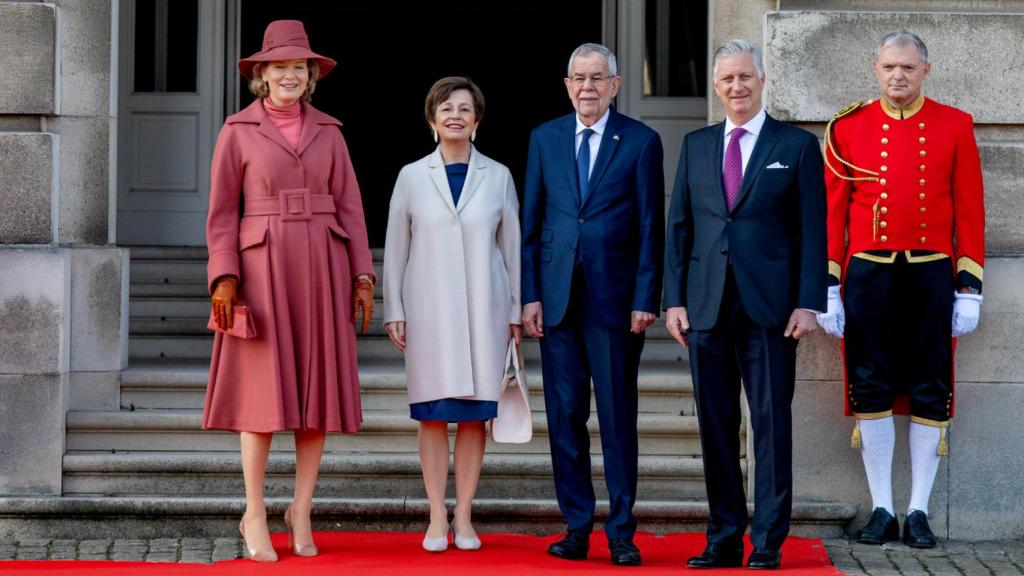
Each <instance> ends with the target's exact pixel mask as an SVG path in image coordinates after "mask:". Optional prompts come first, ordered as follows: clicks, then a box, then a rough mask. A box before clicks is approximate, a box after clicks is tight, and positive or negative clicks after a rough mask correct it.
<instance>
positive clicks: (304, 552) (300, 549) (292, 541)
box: [284, 506, 320, 558]
mask: <svg viewBox="0 0 1024 576" xmlns="http://www.w3.org/2000/svg"><path fill="white" fill-rule="evenodd" d="M284 525H285V526H286V527H287V528H288V548H289V549H290V550H291V551H292V553H293V554H295V555H296V556H303V557H305V558H312V557H313V556H316V555H317V554H319V553H320V550H319V549H318V548H317V547H316V544H309V545H306V544H299V541H298V539H297V538H296V537H295V532H294V531H293V530H292V507H291V506H288V508H285V511H284Z"/></svg>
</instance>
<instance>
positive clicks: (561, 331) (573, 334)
mask: <svg viewBox="0 0 1024 576" xmlns="http://www.w3.org/2000/svg"><path fill="white" fill-rule="evenodd" d="M621 83H622V79H621V78H620V77H619V76H618V75H617V74H616V65H615V55H614V54H612V52H611V51H610V50H608V49H607V48H605V47H604V46H601V45H599V44H583V45H582V46H580V47H579V48H577V49H576V50H575V51H574V52H573V53H572V56H571V57H570V58H569V71H568V77H567V78H566V79H565V87H566V89H567V90H568V92H569V98H570V100H572V104H573V107H574V108H575V109H576V112H575V113H574V114H569V115H566V116H563V117H561V118H557V119H555V120H552V121H550V122H547V123H545V124H542V125H541V126H539V127H538V128H536V129H535V130H534V131H533V134H532V136H531V138H530V155H529V160H528V163H527V168H526V185H525V188H524V192H523V219H522V223H523V252H522V267H523V277H522V282H523V284H522V288H523V302H524V303H525V305H524V306H523V325H524V326H525V327H526V330H527V333H528V334H530V335H531V336H533V337H535V338H541V341H540V346H541V358H542V362H541V363H542V366H543V372H544V403H545V407H546V410H547V416H548V431H549V436H550V440H551V460H552V465H553V467H554V476H555V493H556V495H557V497H558V505H559V507H560V508H561V510H562V514H564V515H565V518H566V522H567V524H568V534H567V535H566V536H565V538H563V539H562V540H561V541H559V542H556V543H555V544H552V545H551V547H550V548H549V549H548V552H549V553H550V554H552V555H554V556H558V557H560V558H566V559H572V560H581V559H584V558H586V556H587V552H588V550H589V537H590V532H591V530H592V529H593V525H594V507H595V502H596V501H595V497H594V486H593V483H592V482H591V469H590V434H589V432H588V431H587V420H588V419H589V418H590V383H591V380H593V385H594V395H595V397H596V400H597V416H598V420H599V422H600V429H601V451H602V453H603V456H604V466H605V480H606V481H607V485H608V495H609V498H610V509H609V512H608V518H607V519H606V520H605V523H604V529H605V533H606V534H607V536H608V543H609V547H610V549H611V556H612V562H613V563H615V564H617V565H627V566H628V565H638V564H640V551H639V550H637V548H636V546H635V545H634V544H633V534H634V532H635V531H636V518H635V517H634V516H633V504H634V503H635V502H636V482H637V384H636V380H637V368H638V367H639V363H640V352H641V350H642V349H643V345H644V330H646V329H647V327H648V326H650V325H651V324H652V323H653V322H654V320H655V318H656V317H657V313H658V310H659V308H658V304H659V300H660V291H661V290H660V288H661V266H662V248H663V226H664V194H665V188H664V186H665V184H664V178H665V176H664V174H663V172H662V148H661V139H660V138H659V137H658V135H657V133H655V132H654V131H653V130H651V129H650V128H648V127H647V126H645V125H643V124H641V123H640V122H637V121H636V120H632V119H630V118H627V117H626V116H623V115H622V114H619V113H617V112H616V111H615V110H612V109H611V108H610V105H611V101H612V98H614V97H615V94H616V92H617V91H618V89H619V86H620V84H621Z"/></svg>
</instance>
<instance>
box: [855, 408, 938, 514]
mask: <svg viewBox="0 0 1024 576" xmlns="http://www.w3.org/2000/svg"><path fill="white" fill-rule="evenodd" d="M857 425H858V426H859V427H860V435H861V448H860V455H861V457H862V458H863V459H864V472H865V474H867V477H868V488H869V489H870V490H871V501H872V508H884V509H885V511H886V512H888V513H889V514H892V515H893V516H895V515H896V513H895V512H894V511H893V506H892V453H893V449H894V448H895V447H896V427H895V425H894V424H893V420H892V416H887V417H885V418H878V419H875V420H858V421H857ZM934 451H935V446H932V452H933V453H934Z"/></svg>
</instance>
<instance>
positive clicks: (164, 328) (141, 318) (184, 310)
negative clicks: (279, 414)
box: [128, 297, 670, 343]
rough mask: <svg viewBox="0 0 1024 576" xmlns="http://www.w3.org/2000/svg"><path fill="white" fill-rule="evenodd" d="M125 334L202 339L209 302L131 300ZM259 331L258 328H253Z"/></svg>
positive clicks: (378, 305) (650, 335)
mask: <svg viewBox="0 0 1024 576" xmlns="http://www.w3.org/2000/svg"><path fill="white" fill-rule="evenodd" d="M383 306H384V303H383V302H382V301H380V300H378V301H376V302H374V305H373V307H374V308H373V309H374V316H373V318H372V319H371V320H370V325H369V326H368V327H367V329H366V334H367V335H368V336H380V337H386V336H387V332H386V331H385V330H384V319H383V316H382V313H383V310H384V307H383ZM129 310H130V311H129V321H128V331H129V334H130V335H132V336H136V335H139V336H143V335H144V336H160V335H167V336H189V335H194V336H205V335H208V334H209V333H210V331H209V330H208V329H207V328H206V325H207V323H208V322H209V320H210V300H209V299H208V298H205V297H204V298H201V299H200V298H166V299H164V298H153V297H146V298H133V299H132V300H131V304H130V305H129ZM256 329H257V331H258V330H259V325H258V324H257V327H256ZM669 338H670V336H669V333H668V330H667V329H666V328H665V323H664V321H657V322H655V323H654V324H653V325H651V327H650V328H648V329H647V342H648V343H649V342H653V341H655V340H665V341H668V340H669Z"/></svg>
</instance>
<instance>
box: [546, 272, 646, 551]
mask: <svg viewBox="0 0 1024 576" xmlns="http://www.w3.org/2000/svg"><path fill="white" fill-rule="evenodd" d="M595 318H597V314H595V313H594V309H593V305H592V303H591V300H590V296H589V294H588V291H587V285H586V281H585V280H584V277H583V274H582V271H581V268H579V267H577V268H576V272H575V274H574V275H573V282H572V293H571V296H570V298H569V309H568V310H567V312H566V315H565V318H564V319H563V320H562V322H561V323H559V324H558V325H557V326H545V327H544V338H542V339H541V341H540V346H541V359H542V360H541V363H542V365H543V371H544V404H545V408H546V410H547V417H548V433H549V437H550V442H551V462H552V466H553V469H554V475H555V494H556V496H557V497H558V506H559V508H560V509H561V510H562V514H563V515H564V516H565V519H566V522H567V523H568V528H569V530H570V531H578V532H588V533H589V532H590V531H591V530H592V529H593V527H594V507H595V504H596V498H595V495H594V485H593V482H592V481H591V468H590V433H589V432H588V431H587V420H589V418H590V382H591V379H593V384H594V396H595V398H596V400H597V417H598V422H599V424H600V429H601V451H602V453H603V457H604V469H605V481H606V483H607V486H608V496H609V500H610V502H609V504H610V510H609V512H608V519H607V520H606V521H605V525H604V527H605V532H606V534H607V536H608V538H625V537H631V536H632V535H633V533H634V532H635V531H636V517H634V516H633V504H634V503H635V502H636V479H637V456H638V447H637V430H636V426H637V385H636V379H637V370H638V368H639V363H640V352H641V351H642V350H643V346H644V336H643V334H639V335H637V334H632V333H630V332H629V330H628V329H623V330H609V329H607V328H604V327H603V326H601V325H599V324H598V323H597V321H596V320H595Z"/></svg>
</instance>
